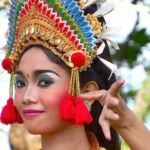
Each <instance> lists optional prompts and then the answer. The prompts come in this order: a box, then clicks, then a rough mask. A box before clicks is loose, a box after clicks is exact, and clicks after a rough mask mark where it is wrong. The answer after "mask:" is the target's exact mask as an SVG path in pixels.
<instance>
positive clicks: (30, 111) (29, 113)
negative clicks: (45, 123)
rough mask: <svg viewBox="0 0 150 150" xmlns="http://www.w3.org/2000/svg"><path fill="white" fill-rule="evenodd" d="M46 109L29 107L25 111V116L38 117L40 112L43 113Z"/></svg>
mask: <svg viewBox="0 0 150 150" xmlns="http://www.w3.org/2000/svg"><path fill="white" fill-rule="evenodd" d="M43 112H44V111H42V110H36V109H27V110H24V111H23V114H24V115H25V117H36V116H38V115H40V114H42V113H43Z"/></svg>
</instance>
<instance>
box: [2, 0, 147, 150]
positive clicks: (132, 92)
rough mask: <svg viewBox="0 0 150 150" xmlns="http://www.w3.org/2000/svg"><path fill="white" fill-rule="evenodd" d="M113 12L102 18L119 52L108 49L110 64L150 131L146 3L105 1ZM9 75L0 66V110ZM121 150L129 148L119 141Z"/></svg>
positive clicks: (5, 148) (5, 131)
mask: <svg viewBox="0 0 150 150" xmlns="http://www.w3.org/2000/svg"><path fill="white" fill-rule="evenodd" d="M108 1H110V2H114V3H115V7H116V8H115V10H114V11H113V12H111V13H110V14H108V15H107V16H106V17H105V19H106V22H107V23H108V27H111V28H114V29H115V30H116V31H115V32H116V34H115V35H114V36H112V40H116V41H117V42H118V44H119V47H120V50H119V51H115V50H114V49H113V48H111V53H112V57H113V60H114V63H115V64H116V65H117V66H118V68H119V70H120V76H119V77H118V78H121V79H124V80H125V85H124V87H123V88H122V91H121V93H122V96H123V97H124V100H125V101H126V102H127V104H128V106H129V107H130V108H131V109H132V110H133V111H134V112H135V113H136V114H137V115H138V116H139V118H141V119H142V120H143V122H144V123H145V125H146V126H147V127H148V128H149V129H150V76H149V75H150V0H108ZM8 7H9V3H8V0H0V62H1V61H2V59H3V58H4V57H5V53H4V47H5V45H6V33H7V29H8V20H7V17H8ZM8 85H9V75H8V74H7V73H6V72H5V71H3V69H2V68H1V67H0V111H1V109H2V107H3V106H4V105H5V103H6V99H7V98H8ZM9 129H10V126H4V125H2V124H0V150H10V144H9ZM122 149H123V150H128V149H129V148H128V147H127V146H126V144H125V143H124V142H123V144H122Z"/></svg>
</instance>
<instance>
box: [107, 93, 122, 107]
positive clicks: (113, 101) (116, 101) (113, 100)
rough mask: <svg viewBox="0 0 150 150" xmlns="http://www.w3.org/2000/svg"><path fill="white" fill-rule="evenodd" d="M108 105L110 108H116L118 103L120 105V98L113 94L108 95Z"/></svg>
mask: <svg viewBox="0 0 150 150" xmlns="http://www.w3.org/2000/svg"><path fill="white" fill-rule="evenodd" d="M106 101H107V102H106V105H107V107H108V108H110V109H113V108H116V107H117V105H119V99H118V98H115V97H112V96H107V100H106Z"/></svg>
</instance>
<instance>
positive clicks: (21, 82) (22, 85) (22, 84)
mask: <svg viewBox="0 0 150 150" xmlns="http://www.w3.org/2000/svg"><path fill="white" fill-rule="evenodd" d="M25 85H26V84H25V82H24V81H22V80H17V81H16V82H15V87H17V88H22V87H24V86H25Z"/></svg>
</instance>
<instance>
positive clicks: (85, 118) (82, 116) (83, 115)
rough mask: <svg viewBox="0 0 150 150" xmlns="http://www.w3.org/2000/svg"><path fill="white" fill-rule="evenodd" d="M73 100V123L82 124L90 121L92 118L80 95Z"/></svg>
mask: <svg viewBox="0 0 150 150" xmlns="http://www.w3.org/2000/svg"><path fill="white" fill-rule="evenodd" d="M75 101H76V110H75V111H76V115H75V124H76V125H83V124H89V123H91V122H92V120H93V118H92V116H91V114H90V112H89V110H88V109H87V107H86V105H85V104H84V103H83V100H82V99H81V98H80V97H77V98H76V99H75Z"/></svg>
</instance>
